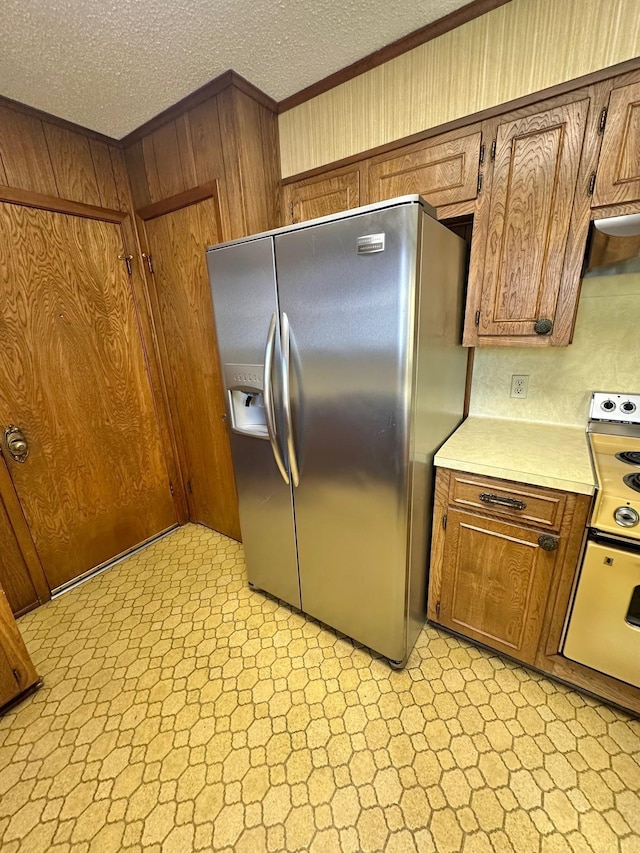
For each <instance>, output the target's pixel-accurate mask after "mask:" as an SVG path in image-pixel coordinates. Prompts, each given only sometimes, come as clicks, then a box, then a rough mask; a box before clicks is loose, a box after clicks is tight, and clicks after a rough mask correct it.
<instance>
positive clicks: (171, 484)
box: [169, 482, 173, 494]
mask: <svg viewBox="0 0 640 853" xmlns="http://www.w3.org/2000/svg"><path fill="white" fill-rule="evenodd" d="M169 491H170V492H171V494H173V483H172V482H169Z"/></svg>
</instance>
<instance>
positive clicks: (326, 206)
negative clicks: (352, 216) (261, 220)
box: [283, 166, 361, 224]
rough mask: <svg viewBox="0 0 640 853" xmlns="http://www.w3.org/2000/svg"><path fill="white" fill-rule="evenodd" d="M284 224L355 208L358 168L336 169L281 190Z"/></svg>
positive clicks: (358, 202)
mask: <svg viewBox="0 0 640 853" xmlns="http://www.w3.org/2000/svg"><path fill="white" fill-rule="evenodd" d="M283 201H284V221H285V222H286V223H287V224H291V223H294V222H303V221H305V220H307V219H316V218H317V217H319V216H330V215H331V214H332V213H340V212H341V211H343V210H351V208H354V207H358V205H359V204H360V203H361V202H360V169H359V168H358V167H357V166H355V167H353V168H349V169H337V170H336V171H335V172H327V173H325V174H323V175H320V176H319V177H316V178H306V179H304V180H302V181H296V182H295V183H292V184H287V185H286V186H285V187H284V193H283Z"/></svg>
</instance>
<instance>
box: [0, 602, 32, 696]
mask: <svg viewBox="0 0 640 853" xmlns="http://www.w3.org/2000/svg"><path fill="white" fill-rule="evenodd" d="M37 681H38V675H37V673H36V671H35V668H34V666H33V663H32V662H31V658H30V657H29V653H28V652H27V649H26V646H25V644H24V642H23V640H22V637H21V636H20V631H19V630H18V626H17V624H16V621H15V619H14V618H13V614H12V613H11V608H10V607H9V603H8V601H7V598H6V596H5V594H4V591H3V590H2V589H1V588H0V710H1V709H2V708H3V706H4V705H6V704H7V703H9V702H12V701H13V700H14V699H16V698H17V697H18V696H19V695H20V694H21V693H24V691H25V690H28V689H29V688H30V687H33V685H34V684H36V683H37Z"/></svg>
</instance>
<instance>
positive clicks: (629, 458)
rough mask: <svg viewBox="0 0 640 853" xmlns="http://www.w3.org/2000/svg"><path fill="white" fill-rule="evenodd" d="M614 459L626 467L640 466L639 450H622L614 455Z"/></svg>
mask: <svg viewBox="0 0 640 853" xmlns="http://www.w3.org/2000/svg"><path fill="white" fill-rule="evenodd" d="M616 459H619V460H620V461H621V462H626V463H627V465H640V450H623V451H622V453H616Z"/></svg>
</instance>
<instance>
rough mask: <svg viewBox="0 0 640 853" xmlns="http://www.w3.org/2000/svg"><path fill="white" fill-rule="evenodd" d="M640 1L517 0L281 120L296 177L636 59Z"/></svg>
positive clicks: (287, 170)
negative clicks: (638, 2) (427, 129)
mask: <svg viewBox="0 0 640 853" xmlns="http://www.w3.org/2000/svg"><path fill="white" fill-rule="evenodd" d="M639 43H640V15H638V4H637V0H590V2H588V3H585V2H584V0H563V2H562V3H558V2H557V0H536V2H531V0H512V2H511V3H507V4H506V5H504V6H501V7H500V8H498V9H495V10H493V11H491V12H488V13H487V14H486V15H482V17H479V18H476V19H475V20H473V21H469V22H468V23H466V24H464V25H463V26H461V27H458V28H457V29H455V30H452V31H450V32H448V33H445V34H444V35H442V36H440V37H438V38H436V39H433V40H432V41H429V42H428V43H427V44H424V45H421V46H420V47H417V48H415V49H414V50H412V51H410V52H408V53H405V54H403V55H402V56H399V57H397V58H395V59H393V60H391V61H390V62H387V63H385V64H384V65H381V66H379V67H377V68H373V69H372V70H370V71H367V72H366V73H365V74H361V75H360V76H359V77H356V78H354V79H353V80H349V81H347V82H345V83H343V84H342V85H340V86H337V87H336V88H335V89H332V90H331V91H329V92H325V93H323V94H322V95H319V96H318V97H316V98H313V99H312V100H310V101H307V102H305V103H303V104H300V106H297V107H295V108H293V109H291V110H289V111H288V112H284V113H282V114H281V115H280V118H279V124H280V147H281V156H282V175H283V177H288V176H290V175H296V174H299V173H301V172H305V171H306V170H308V169H313V168H315V167H317V166H322V165H324V164H328V163H333V162H335V161H337V160H341V159H342V158H344V157H349V156H351V155H354V154H358V153H359V152H362V151H367V150H369V149H371V148H374V147H376V146H377V145H383V144H385V143H388V142H391V141H392V140H395V139H402V138H404V137H405V136H409V135H411V134H412V133H417V132H419V131H421V130H424V129H425V128H431V127H437V126H439V125H443V124H446V123H447V122H450V121H453V120H455V119H458V118H462V117H464V116H470V115H473V114H474V113H477V112H479V111H481V110H484V109H488V108H490V107H495V106H497V105H499V104H504V103H507V102H508V101H511V100H514V99H516V98H519V97H522V96H524V95H527V94H531V93H534V92H540V91H542V90H543V89H545V88H547V87H551V86H554V85H556V84H558V83H561V82H563V81H566V80H572V79H574V78H576V77H580V76H581V75H585V74H589V73H590V72H592V71H596V70H598V69H602V68H607V67H609V66H611V65H615V64H616V63H620V62H623V61H625V60H629V59H633V58H634V57H637V56H638V44H639Z"/></svg>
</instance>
